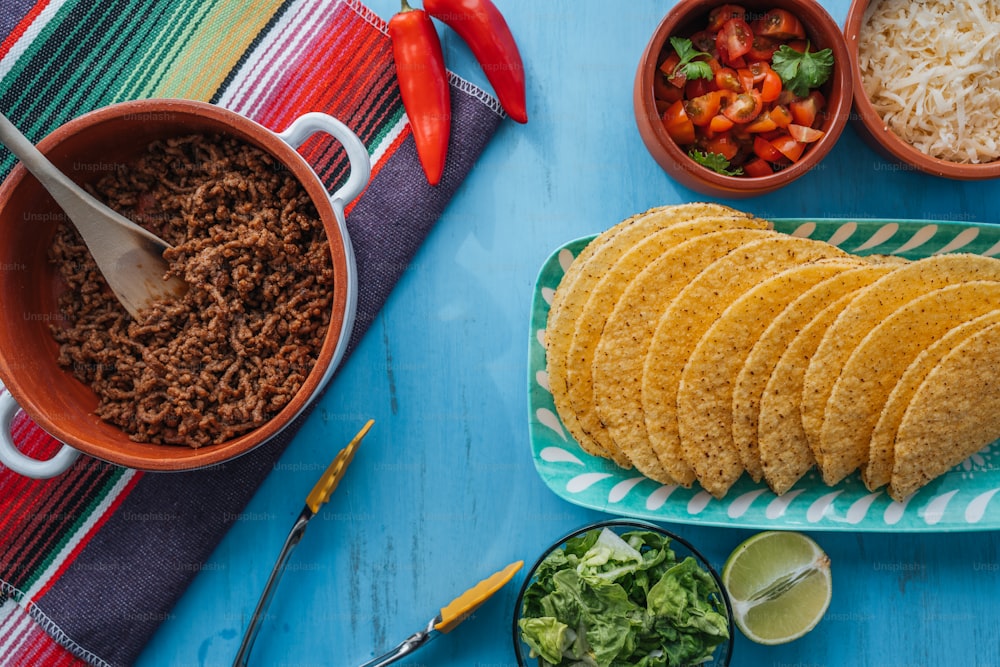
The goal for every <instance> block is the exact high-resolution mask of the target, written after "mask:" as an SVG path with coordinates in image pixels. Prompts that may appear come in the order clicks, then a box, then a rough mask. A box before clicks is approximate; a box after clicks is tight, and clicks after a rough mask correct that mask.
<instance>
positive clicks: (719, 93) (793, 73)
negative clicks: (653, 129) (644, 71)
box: [653, 4, 833, 177]
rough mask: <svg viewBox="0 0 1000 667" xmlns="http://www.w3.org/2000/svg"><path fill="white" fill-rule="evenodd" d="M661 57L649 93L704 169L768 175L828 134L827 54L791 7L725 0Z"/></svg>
mask: <svg viewBox="0 0 1000 667" xmlns="http://www.w3.org/2000/svg"><path fill="white" fill-rule="evenodd" d="M659 61H660V64H659V68H658V72H657V75H656V79H655V82H654V91H653V92H654V95H655V97H656V106H657V111H658V113H659V114H660V117H661V119H662V122H663V126H664V129H666V131H667V134H669V135H670V137H671V138H672V139H673V140H674V141H675V142H677V143H678V144H679V145H680V146H681V147H683V148H684V149H686V150H687V152H688V155H689V156H690V157H691V158H692V159H693V160H695V161H696V162H698V163H699V164H702V165H703V166H705V167H706V168H708V169H713V170H715V171H717V172H719V173H722V174H726V175H730V176H749V177H758V176H768V175H770V174H772V173H774V172H775V171H778V170H780V169H783V168H785V167H787V166H789V165H791V164H793V163H795V162H797V161H798V160H799V159H800V158H801V157H802V155H803V153H804V152H805V151H807V150H808V149H809V146H810V144H812V143H814V142H816V141H818V140H819V139H820V137H822V136H823V134H824V133H823V130H822V129H820V128H821V127H822V125H823V121H824V119H825V114H826V99H825V98H824V96H823V93H822V92H820V90H819V87H820V86H822V85H823V83H825V82H826V80H827V79H828V78H829V76H830V73H831V72H832V70H833V53H832V51H831V50H830V49H823V50H821V51H814V50H812V45H811V44H810V43H809V41H808V39H807V36H806V31H805V27H804V26H803V25H802V22H801V21H799V19H798V17H796V16H795V15H794V14H793V13H792V12H790V11H788V10H785V9H772V10H770V11H767V12H764V13H760V12H751V11H748V10H746V9H744V8H743V7H741V6H740V5H734V4H726V5H721V6H719V7H716V8H715V9H713V10H712V11H711V12H710V13H709V15H708V21H707V25H705V28H704V29H703V30H700V31H698V32H696V33H694V34H692V35H689V36H687V37H681V36H673V37H671V38H670V39H669V40H668V43H667V44H666V45H664V48H663V50H662V52H661V53H660V58H659Z"/></svg>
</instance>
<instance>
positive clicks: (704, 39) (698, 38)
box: [688, 30, 716, 53]
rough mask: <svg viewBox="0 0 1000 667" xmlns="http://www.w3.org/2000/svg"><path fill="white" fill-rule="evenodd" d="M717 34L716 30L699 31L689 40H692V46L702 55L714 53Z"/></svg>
mask: <svg viewBox="0 0 1000 667" xmlns="http://www.w3.org/2000/svg"><path fill="white" fill-rule="evenodd" d="M715 33H716V31H715V30H712V31H708V30H699V31H698V32H696V33H695V34H693V35H691V36H690V37H688V39H690V40H691V46H693V47H694V48H696V49H698V50H699V51H701V52H702V53H714V52H715Z"/></svg>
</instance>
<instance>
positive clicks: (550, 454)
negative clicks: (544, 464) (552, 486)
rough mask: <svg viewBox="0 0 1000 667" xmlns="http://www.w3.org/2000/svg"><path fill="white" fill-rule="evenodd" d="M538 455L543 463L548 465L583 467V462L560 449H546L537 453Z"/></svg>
mask: <svg viewBox="0 0 1000 667" xmlns="http://www.w3.org/2000/svg"><path fill="white" fill-rule="evenodd" d="M538 455H539V456H540V457H541V458H542V460H543V461H548V462H549V463H572V464H574V465H578V466H582V465H583V461H581V460H580V459H578V458H577V457H576V456H574V455H573V454H572V453H571V452H567V451H566V450H565V449H563V448H562V447H546V448H544V449H543V450H542V451H540V452H538Z"/></svg>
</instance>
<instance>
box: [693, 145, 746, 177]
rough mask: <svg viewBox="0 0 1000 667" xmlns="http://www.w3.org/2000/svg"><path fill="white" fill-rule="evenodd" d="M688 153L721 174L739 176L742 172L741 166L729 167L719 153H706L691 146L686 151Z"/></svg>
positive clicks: (702, 164)
mask: <svg viewBox="0 0 1000 667" xmlns="http://www.w3.org/2000/svg"><path fill="white" fill-rule="evenodd" d="M688 155H689V156H690V157H691V159H692V160H694V161H695V162H697V163H698V164H700V165H701V166H703V167H708V168H709V169H711V170H712V171H717V172H719V173H720V174H722V175H723V176H741V175H742V174H743V167H736V168H735V169H730V168H729V160H727V159H726V158H725V157H724V156H722V155H721V154H719V153H707V152H705V151H700V150H698V149H696V148H692V149H691V150H689V151H688Z"/></svg>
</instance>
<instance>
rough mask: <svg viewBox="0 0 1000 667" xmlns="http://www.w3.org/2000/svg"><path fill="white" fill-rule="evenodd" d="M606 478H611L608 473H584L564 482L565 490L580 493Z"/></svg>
mask: <svg viewBox="0 0 1000 667" xmlns="http://www.w3.org/2000/svg"><path fill="white" fill-rule="evenodd" d="M608 477H611V473H609V472H585V473H583V474H582V475H577V476H576V477H573V478H572V479H570V480H569V481H568V482H566V490H567V491H569V492H570V493H580V492H581V491H586V490H587V489H589V488H590V487H592V486H593V485H594V484H597V483H598V482H600V481H601V480H603V479H607V478H608Z"/></svg>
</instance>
